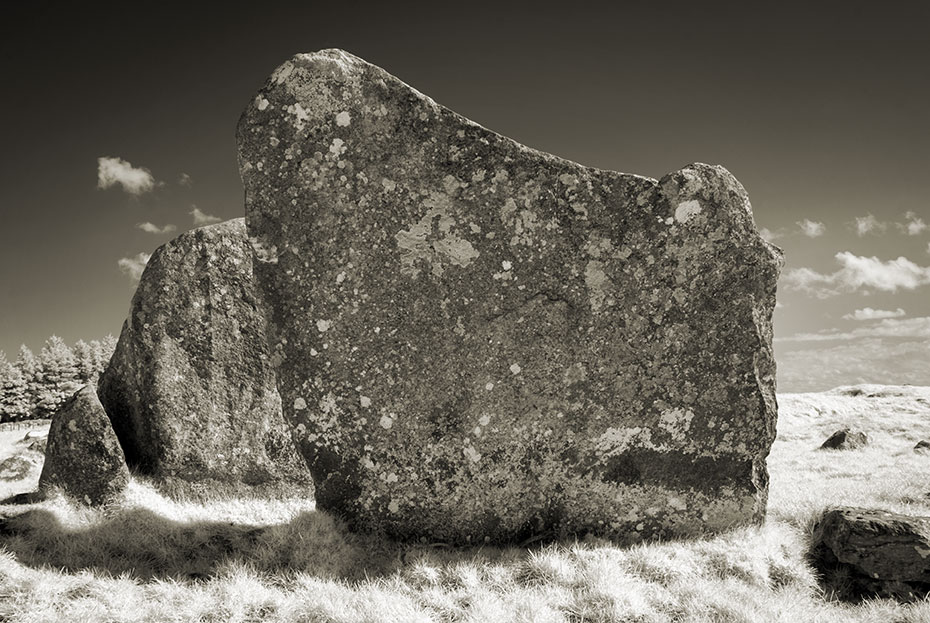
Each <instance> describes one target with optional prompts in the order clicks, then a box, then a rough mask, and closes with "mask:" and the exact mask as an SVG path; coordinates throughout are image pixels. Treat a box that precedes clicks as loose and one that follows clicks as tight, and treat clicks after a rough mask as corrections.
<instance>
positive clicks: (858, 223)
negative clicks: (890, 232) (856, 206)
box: [853, 214, 888, 237]
mask: <svg viewBox="0 0 930 623" xmlns="http://www.w3.org/2000/svg"><path fill="white" fill-rule="evenodd" d="M853 227H854V228H855V230H856V234H857V235H859V236H860V237H862V236H864V235H866V234H877V233H881V232H883V231H885V229H886V228H887V227H888V226H887V225H886V224H885V223H882V222H881V221H879V220H878V219H877V218H875V217H874V216H873V215H871V214H867V215H865V216H857V217H856V220H855V222H854V223H853Z"/></svg>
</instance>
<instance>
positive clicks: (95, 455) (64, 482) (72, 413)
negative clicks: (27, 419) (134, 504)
mask: <svg viewBox="0 0 930 623" xmlns="http://www.w3.org/2000/svg"><path fill="white" fill-rule="evenodd" d="M127 484H129V469H128V468H127V467H126V459H125V457H124V456H123V450H122V449H121V448H120V445H119V441H117V439H116V435H115V434H114V433H113V429H112V427H111V426H110V420H109V418H107V414H106V412H105V411H104V410H103V405H101V404H100V400H99V399H98V398H97V392H96V388H95V387H94V386H93V385H85V386H84V387H83V388H82V389H80V390H79V391H78V392H77V393H75V394H74V395H73V396H71V398H70V399H68V401H67V402H65V404H64V405H62V406H61V408H60V409H59V410H58V411H57V412H56V413H55V415H54V416H53V417H52V424H51V426H50V427H49V431H48V443H47V446H46V449H45V464H44V465H43V466H42V475H41V476H39V489H40V490H42V489H47V488H48V487H50V486H54V485H57V486H59V487H61V488H62V490H64V491H65V493H67V494H68V495H70V496H72V497H74V498H75V499H77V500H79V501H81V502H83V503H85V504H90V505H97V504H103V503H104V502H106V501H108V500H109V499H111V498H112V497H113V496H115V495H117V494H119V493H120V492H121V491H122V490H123V489H124V488H125V487H126V485H127Z"/></svg>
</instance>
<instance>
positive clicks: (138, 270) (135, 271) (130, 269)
mask: <svg viewBox="0 0 930 623" xmlns="http://www.w3.org/2000/svg"><path fill="white" fill-rule="evenodd" d="M151 257H152V256H151V254H149V253H140V254H138V255H136V256H135V257H124V258H122V259H120V260H119V261H118V262H117V264H118V265H119V269H120V270H121V271H123V273H124V274H126V275H128V276H129V279H130V280H131V281H132V282H133V283H139V279H140V278H142V271H143V270H145V265H146V264H148V261H149V259H150V258H151Z"/></svg>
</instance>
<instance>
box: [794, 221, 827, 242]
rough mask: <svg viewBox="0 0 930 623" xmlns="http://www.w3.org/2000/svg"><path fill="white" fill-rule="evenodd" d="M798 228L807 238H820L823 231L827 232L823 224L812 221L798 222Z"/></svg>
mask: <svg viewBox="0 0 930 623" xmlns="http://www.w3.org/2000/svg"><path fill="white" fill-rule="evenodd" d="M798 227H800V228H801V233H803V234H804V235H805V236H807V237H808V238H817V237H818V236H822V235H823V234H824V232H825V231H827V226H826V225H824V224H823V223H818V222H817V221H812V220H810V219H804V220H803V221H798Z"/></svg>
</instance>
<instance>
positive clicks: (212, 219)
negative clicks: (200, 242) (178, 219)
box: [189, 206, 223, 227]
mask: <svg viewBox="0 0 930 623" xmlns="http://www.w3.org/2000/svg"><path fill="white" fill-rule="evenodd" d="M191 207H192V208H194V209H193V210H191V211H190V212H189V214H190V215H191V216H193V217H194V227H199V226H201V225H209V224H211V223H219V222H220V221H222V220H223V219H221V218H219V217H218V216H213V215H211V214H206V213H204V212H203V211H202V210H201V209H200V208H198V207H197V206H191Z"/></svg>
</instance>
